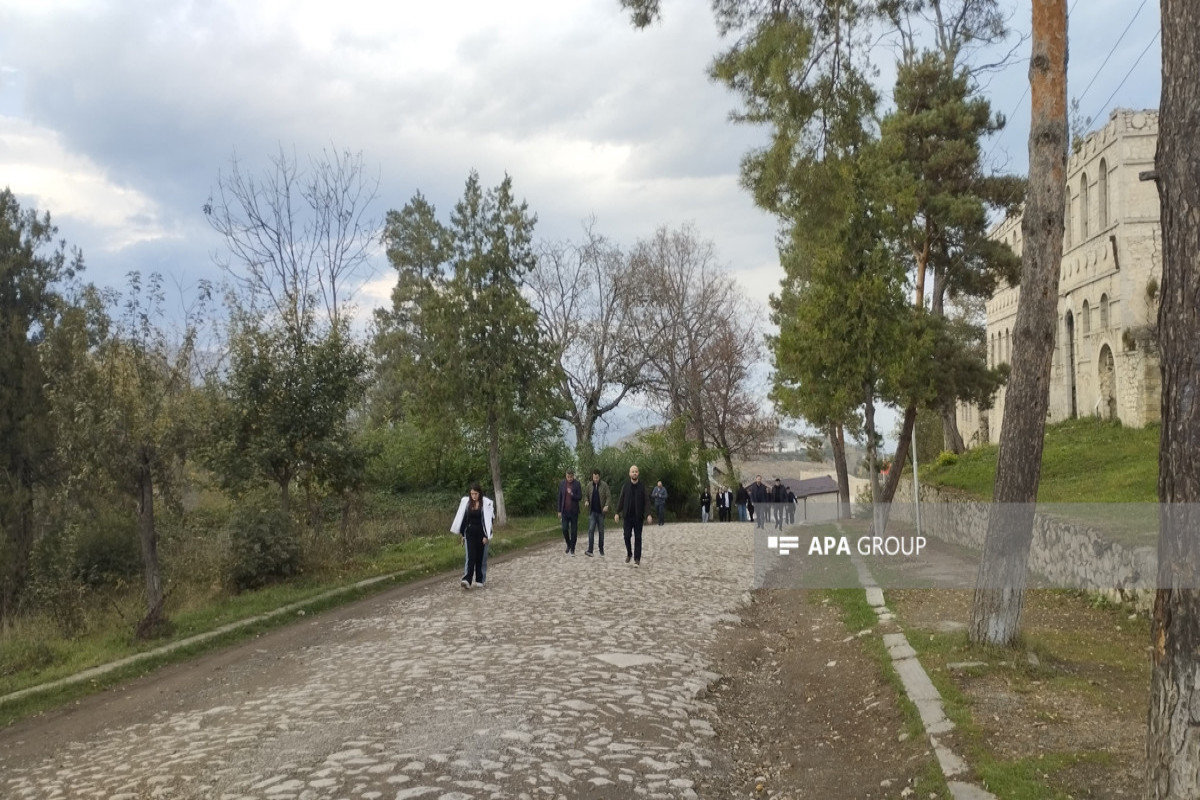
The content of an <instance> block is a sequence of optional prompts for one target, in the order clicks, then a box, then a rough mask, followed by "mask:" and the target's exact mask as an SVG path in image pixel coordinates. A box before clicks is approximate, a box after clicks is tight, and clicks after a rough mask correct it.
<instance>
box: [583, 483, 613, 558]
mask: <svg viewBox="0 0 1200 800" xmlns="http://www.w3.org/2000/svg"><path fill="white" fill-rule="evenodd" d="M583 504H584V505H585V506H587V507H588V512H589V513H588V549H587V550H585V551H584V553H583V554H584V555H585V556H590V555H591V554H592V545H593V544H594V543H595V542H594V541H593V539H594V537H595V535H596V532H597V531H599V532H600V555H604V515H605V514H607V513H608V484H607V483H605V482H604V481H602V480H600V473H599V472H597V471H596V470H592V482H591V483H589V484H588V490H587V493H586V494H585V495H584V496H583Z"/></svg>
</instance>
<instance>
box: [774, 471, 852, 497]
mask: <svg viewBox="0 0 1200 800" xmlns="http://www.w3.org/2000/svg"><path fill="white" fill-rule="evenodd" d="M783 482H784V483H785V484H787V486H788V488H789V489H791V490H792V492H793V493H795V495H796V498H797V499H802V498H805V497H814V496H816V495H821V494H837V493H838V485H837V481H835V480H834V479H833V478H831V477H829V476H828V475H822V476H820V477H819V478H805V479H804V480H796V479H795V478H784V479H783Z"/></svg>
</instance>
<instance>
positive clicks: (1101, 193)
mask: <svg viewBox="0 0 1200 800" xmlns="http://www.w3.org/2000/svg"><path fill="white" fill-rule="evenodd" d="M1096 195H1097V196H1096V200H1098V201H1099V203H1100V230H1104V229H1105V228H1107V227H1108V162H1107V161H1105V160H1104V159H1103V158H1102V159H1100V174H1099V175H1098V176H1097V177H1096Z"/></svg>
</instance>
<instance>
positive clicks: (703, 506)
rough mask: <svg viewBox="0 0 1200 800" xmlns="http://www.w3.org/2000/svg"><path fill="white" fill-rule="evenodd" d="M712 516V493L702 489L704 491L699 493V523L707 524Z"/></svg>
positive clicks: (705, 488)
mask: <svg viewBox="0 0 1200 800" xmlns="http://www.w3.org/2000/svg"><path fill="white" fill-rule="evenodd" d="M711 515H712V493H711V492H710V491H708V487H707V486H705V487H704V491H702V492H700V521H701V522H708V519H709V517H710V516H711Z"/></svg>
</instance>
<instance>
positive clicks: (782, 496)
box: [771, 478, 787, 531]
mask: <svg viewBox="0 0 1200 800" xmlns="http://www.w3.org/2000/svg"><path fill="white" fill-rule="evenodd" d="M785 502H787V490H785V489H784V488H783V481H781V480H779V478H776V479H775V485H774V486H772V487H771V509H772V510H773V511H774V512H775V529H776V530H780V531H781V530H783V504H784V503H785Z"/></svg>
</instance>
